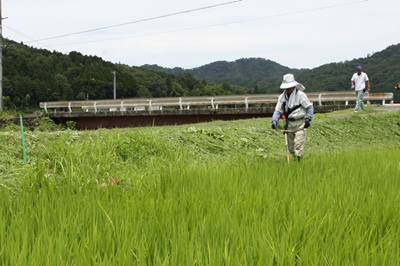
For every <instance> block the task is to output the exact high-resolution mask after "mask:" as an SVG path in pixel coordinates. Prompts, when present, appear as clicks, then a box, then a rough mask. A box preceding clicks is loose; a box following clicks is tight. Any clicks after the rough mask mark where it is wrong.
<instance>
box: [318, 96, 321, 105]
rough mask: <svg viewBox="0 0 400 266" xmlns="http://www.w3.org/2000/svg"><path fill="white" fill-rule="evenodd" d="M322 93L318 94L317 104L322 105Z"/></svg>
mask: <svg viewBox="0 0 400 266" xmlns="http://www.w3.org/2000/svg"><path fill="white" fill-rule="evenodd" d="M321 98H322V94H321V93H320V94H318V104H319V106H322V99H321Z"/></svg>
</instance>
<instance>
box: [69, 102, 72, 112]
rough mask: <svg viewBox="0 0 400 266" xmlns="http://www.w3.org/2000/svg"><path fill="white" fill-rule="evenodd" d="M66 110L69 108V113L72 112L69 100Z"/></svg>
mask: <svg viewBox="0 0 400 266" xmlns="http://www.w3.org/2000/svg"><path fill="white" fill-rule="evenodd" d="M68 110H69V112H70V113H72V109H71V102H68Z"/></svg>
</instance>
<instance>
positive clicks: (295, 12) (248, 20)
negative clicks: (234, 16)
mask: <svg viewBox="0 0 400 266" xmlns="http://www.w3.org/2000/svg"><path fill="white" fill-rule="evenodd" d="M367 1H368V0H361V1H355V2H351V3H346V4H339V5H332V6H326V7H320V8H313V9H307V10H301V11H294V12H289V13H282V14H277V15H270V16H265V17H258V18H250V19H244V20H237V21H231V22H223V23H218V24H212V25H205V26H199V27H192V28H185V29H177V30H170V31H162V32H156V33H148V34H141V35H134V36H125V37H117V38H108V39H101V40H94V41H83V42H74V43H65V44H53V45H51V46H64V45H75V44H83V43H94V42H105V41H113V40H121V39H130V38H138V37H146V36H154V35H161V34H168V33H174V32H181V31H190V30H198V29H205V28H212V27H219V26H225V25H229V24H237V23H244V22H250V21H256V20H263V19H271V18H277V17H284V16H291V15H297V14H302V13H309V12H315V11H320V10H325V9H332V8H338V7H342V6H349V5H354V4H359V3H362V2H367Z"/></svg>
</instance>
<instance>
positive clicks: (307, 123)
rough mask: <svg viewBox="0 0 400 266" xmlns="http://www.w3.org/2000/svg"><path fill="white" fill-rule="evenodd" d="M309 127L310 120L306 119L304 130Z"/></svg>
mask: <svg viewBox="0 0 400 266" xmlns="http://www.w3.org/2000/svg"><path fill="white" fill-rule="evenodd" d="M308 127H310V120H308V119H306V121H305V122H304V128H308Z"/></svg>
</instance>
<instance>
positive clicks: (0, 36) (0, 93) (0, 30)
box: [0, 0, 3, 112]
mask: <svg viewBox="0 0 400 266" xmlns="http://www.w3.org/2000/svg"><path fill="white" fill-rule="evenodd" d="M0 112H3V16H2V13H1V0H0Z"/></svg>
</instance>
